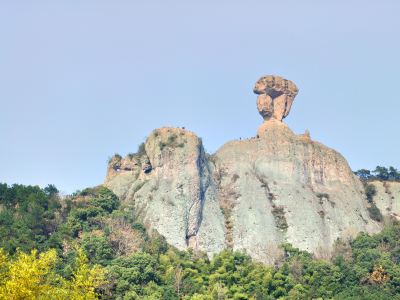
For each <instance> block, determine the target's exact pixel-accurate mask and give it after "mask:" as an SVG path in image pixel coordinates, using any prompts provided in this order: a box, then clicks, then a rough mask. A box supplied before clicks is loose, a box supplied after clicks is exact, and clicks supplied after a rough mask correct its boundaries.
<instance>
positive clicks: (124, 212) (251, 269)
mask: <svg viewBox="0 0 400 300" xmlns="http://www.w3.org/2000/svg"><path fill="white" fill-rule="evenodd" d="M133 215H134V213H133V212H132V211H131V210H130V208H129V207H123V206H122V205H121V203H120V202H119V200H118V198H117V197H116V196H115V195H114V194H113V193H112V192H111V191H109V190H108V189H106V188H104V187H97V188H93V189H86V190H84V191H82V192H79V193H76V194H75V195H73V196H71V197H67V198H66V199H61V198H60V197H59V195H58V191H57V189H56V188H55V187H54V186H52V185H50V186H48V187H46V188H44V189H40V188H39V187H33V186H23V185H13V186H7V185H6V184H1V185H0V247H1V248H2V249H3V250H2V252H0V254H1V255H0V261H1V268H0V299H9V298H12V297H14V299H38V298H42V299H52V298H53V299H94V298H96V297H101V298H103V299H193V300H200V299H203V300H205V299H312V298H324V299H332V298H334V299H389V298H392V299H400V296H399V294H400V266H399V262H400V225H398V224H396V223H388V225H387V227H386V228H385V229H384V230H383V231H382V232H381V233H379V234H377V235H374V236H368V235H366V234H360V235H359V236H358V237H357V238H356V239H354V240H352V241H349V242H347V241H338V242H337V244H336V254H335V255H334V258H333V259H332V260H331V261H325V260H316V259H314V258H313V257H312V255H311V254H309V253H307V252H304V251H300V250H298V249H295V248H293V247H292V246H291V245H289V244H284V245H282V249H283V252H284V257H283V258H282V260H281V261H279V262H277V264H276V265H275V266H265V265H262V264H260V263H257V262H255V261H252V260H251V258H250V257H249V256H248V255H246V254H245V253H243V252H232V251H229V250H226V251H223V252H221V253H220V254H218V255H216V256H215V257H214V258H212V259H209V258H207V256H205V255H204V254H202V253H194V252H191V251H178V250H177V249H175V248H173V247H171V246H169V245H168V244H167V243H166V241H165V240H164V238H163V237H161V236H160V235H158V234H157V232H147V231H146V229H145V228H144V226H143V225H142V224H140V223H138V222H137V221H136V220H135V219H134V218H133ZM34 249H36V250H34ZM32 250H34V251H33V252H31V251H32ZM27 270H29V272H26V271H27ZM22 281H23V282H25V283H24V284H21V282H22ZM22 285H23V286H24V289H16V288H12V287H13V286H14V287H15V286H22ZM10 287H11V288H10ZM15 291H21V293H22V292H23V293H22V294H18V295H15V294H12V293H13V292H15Z"/></svg>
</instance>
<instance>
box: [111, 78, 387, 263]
mask: <svg viewBox="0 0 400 300" xmlns="http://www.w3.org/2000/svg"><path fill="white" fill-rule="evenodd" d="M254 91H255V92H256V93H257V94H260V95H259V96H258V100H257V104H258V105H257V106H258V109H259V111H260V113H261V115H262V116H263V117H264V123H263V124H262V126H261V127H260V129H259V131H258V136H257V137H254V138H250V139H247V140H240V141H231V142H228V143H226V144H225V145H223V146H222V147H221V148H220V149H219V150H218V151H217V152H216V153H215V154H213V155H208V154H206V153H205V151H204V148H203V146H202V142H201V139H199V138H198V137H197V136H196V135H195V134H194V133H192V132H190V131H187V130H183V129H178V128H160V129H157V130H155V131H153V132H152V133H151V134H150V136H149V137H148V138H147V140H146V143H145V145H144V147H142V150H141V151H139V153H137V154H135V155H128V156H127V157H125V158H122V157H118V156H117V157H114V158H113V159H111V160H110V164H109V168H108V173H107V177H106V180H105V183H104V184H105V186H107V187H109V188H110V189H111V190H113V191H114V192H115V193H116V194H117V195H118V196H119V197H120V198H121V200H122V202H123V205H124V206H125V209H126V210H128V211H131V212H132V214H134V215H135V216H137V217H138V218H140V219H141V220H142V221H143V223H144V224H145V225H146V227H147V228H148V229H149V230H151V229H156V230H157V231H158V232H159V233H160V234H162V235H164V236H165V237H166V239H167V241H168V242H169V243H170V244H172V245H174V246H176V247H178V248H179V249H186V248H188V247H190V248H194V249H197V250H201V251H205V252H207V253H209V254H213V253H216V252H218V251H221V250H222V249H224V248H231V249H235V250H240V249H243V250H246V251H247V253H249V254H250V255H251V256H252V257H254V258H255V259H257V260H260V261H263V262H266V263H273V262H274V261H275V260H276V259H278V258H279V257H280V255H281V254H282V253H281V250H280V248H279V245H280V244H282V243H285V242H289V243H291V244H293V246H295V247H298V248H300V249H303V250H307V251H310V252H313V253H314V254H315V255H316V256H317V257H329V256H330V255H331V253H332V250H333V245H334V242H335V241H336V239H337V238H343V239H346V238H349V237H353V236H354V235H356V234H357V233H359V232H360V231H365V232H377V231H379V230H380V229H381V227H382V225H381V224H380V223H378V222H376V221H374V220H372V219H371V218H370V216H369V214H368V209H367V208H368V202H367V200H366V196H365V194H364V188H363V186H362V184H361V182H360V181H359V180H358V178H357V177H355V175H354V174H353V172H352V171H351V170H350V168H349V166H348V164H347V162H346V160H345V159H344V158H343V156H341V155H340V154H339V153H338V152H336V151H334V150H332V149H330V148H328V147H326V146H324V145H322V144H320V143H318V142H315V141H312V140H311V138H310V134H309V133H308V132H306V134H302V135H296V134H294V133H293V132H292V131H291V130H290V129H289V128H288V127H287V126H286V125H285V124H284V123H283V122H282V119H283V118H285V117H286V116H287V115H288V113H289V111H290V107H291V105H292V103H293V100H294V97H295V96H296V94H297V91H298V89H297V87H296V86H295V84H294V83H292V82H291V81H289V80H286V79H283V78H281V77H278V76H264V77H262V78H261V79H260V80H259V81H258V82H257V83H256V86H255V88H254Z"/></svg>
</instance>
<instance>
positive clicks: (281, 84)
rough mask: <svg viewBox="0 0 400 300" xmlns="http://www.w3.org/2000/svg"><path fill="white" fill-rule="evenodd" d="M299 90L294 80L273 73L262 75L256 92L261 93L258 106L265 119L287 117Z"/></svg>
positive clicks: (255, 89) (280, 119) (279, 119)
mask: <svg viewBox="0 0 400 300" xmlns="http://www.w3.org/2000/svg"><path fill="white" fill-rule="evenodd" d="M298 92H299V90H298V88H297V86H296V85H295V84H294V83H293V82H292V81H290V80H287V79H284V78H282V77H279V76H273V75H267V76H263V77H261V78H260V79H259V80H258V81H257V82H256V85H255V87H254V93H256V94H259V96H258V97H257V108H258V111H259V112H260V114H261V116H262V117H263V118H264V120H269V119H271V118H274V119H276V120H278V121H282V120H283V119H284V118H286V117H287V116H288V114H289V112H290V108H291V107H292V104H293V101H294V98H295V97H296V95H297V93H298Z"/></svg>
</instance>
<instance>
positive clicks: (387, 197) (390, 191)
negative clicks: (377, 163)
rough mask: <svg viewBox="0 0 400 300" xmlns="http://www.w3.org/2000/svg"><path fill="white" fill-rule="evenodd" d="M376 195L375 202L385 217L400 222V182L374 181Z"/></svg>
mask: <svg viewBox="0 0 400 300" xmlns="http://www.w3.org/2000/svg"><path fill="white" fill-rule="evenodd" d="M370 184H372V185H374V186H375V189H376V195H375V196H374V197H373V201H374V202H375V204H376V206H377V207H378V208H379V210H380V211H381V213H382V215H383V216H386V217H390V218H394V219H396V220H397V221H400V182H396V181H373V182H371V183H370Z"/></svg>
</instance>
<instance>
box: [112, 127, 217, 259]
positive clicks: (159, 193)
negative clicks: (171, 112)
mask: <svg viewBox="0 0 400 300" xmlns="http://www.w3.org/2000/svg"><path fill="white" fill-rule="evenodd" d="M115 161H118V157H117V158H113V159H111V161H110V166H109V170H110V168H111V169H113V170H114V168H115V167H114V165H115ZM119 161H121V163H120V164H119V165H121V166H122V165H123V164H124V163H125V162H126V161H128V162H130V161H134V162H135V163H131V164H130V165H132V168H130V169H123V168H120V169H119V170H118V171H108V175H107V178H106V181H105V186H107V187H109V188H110V189H111V190H113V191H114V193H116V194H117V196H119V197H120V198H121V199H122V200H123V204H124V205H125V206H126V209H131V210H132V213H134V214H135V215H136V216H137V217H138V218H140V219H141V220H142V221H143V223H144V224H145V225H146V226H147V227H148V228H149V229H150V231H151V229H156V230H157V231H158V232H159V233H160V234H162V235H164V236H165V237H166V239H167V241H168V242H169V243H171V244H173V245H175V246H176V247H178V248H180V249H185V248H187V247H192V248H196V249H202V250H204V251H206V252H209V253H214V252H218V251H220V250H221V249H223V246H224V244H223V240H224V238H223V236H224V231H223V215H222V212H221V210H220V208H219V203H218V199H217V198H216V192H215V190H216V187H215V185H214V182H213V180H212V177H211V175H212V174H211V172H212V171H211V170H210V165H209V162H208V161H207V158H206V154H205V152H204V148H203V145H202V142H201V140H200V139H199V138H198V137H197V136H196V135H195V134H193V133H192V132H190V131H186V130H183V129H179V128H160V129H157V130H154V131H153V132H152V134H151V135H150V136H149V137H148V139H147V141H146V143H145V146H144V151H143V153H140V154H136V155H130V156H129V155H128V156H127V157H125V158H123V159H122V158H119ZM140 162H144V163H145V165H146V166H151V167H146V168H144V167H143V163H140ZM117 165H118V164H117ZM200 225H201V226H200Z"/></svg>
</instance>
